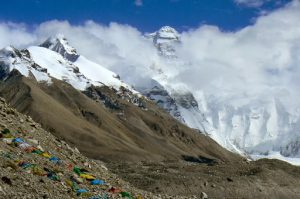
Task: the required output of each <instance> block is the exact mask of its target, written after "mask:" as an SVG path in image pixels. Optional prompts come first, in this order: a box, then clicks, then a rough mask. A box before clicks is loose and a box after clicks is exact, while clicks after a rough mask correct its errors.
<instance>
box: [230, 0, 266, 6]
mask: <svg viewBox="0 0 300 199" xmlns="http://www.w3.org/2000/svg"><path fill="white" fill-rule="evenodd" d="M234 1H235V2H236V3H237V4H240V5H243V6H247V7H260V6H262V5H263V4H264V3H266V2H268V1H270V0H234Z"/></svg>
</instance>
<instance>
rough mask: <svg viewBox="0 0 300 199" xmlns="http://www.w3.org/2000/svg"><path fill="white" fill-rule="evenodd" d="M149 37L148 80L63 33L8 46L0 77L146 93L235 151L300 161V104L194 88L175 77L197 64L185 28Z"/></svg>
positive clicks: (0, 57) (0, 58)
mask: <svg viewBox="0 0 300 199" xmlns="http://www.w3.org/2000/svg"><path fill="white" fill-rule="evenodd" d="M144 39H145V40H146V41H147V42H150V43H153V45H154V46H155V48H157V53H158V55H159V59H160V61H159V62H154V63H149V64H148V65H147V66H144V67H143V68H142V71H143V72H144V73H143V83H141V82H140V81H135V79H139V78H140V77H136V76H137V75H138V74H136V73H132V74H128V73H126V72H124V71H122V70H120V71H118V70H116V71H115V72H116V73H115V72H112V71H110V70H108V69H107V68H109V67H105V66H102V65H100V64H98V63H95V62H93V61H90V60H88V59H87V58H86V57H84V56H82V55H79V54H78V53H77V51H76V49H75V48H73V47H71V45H69V43H68V41H67V39H66V38H65V37H64V36H63V35H61V34H58V35H56V36H54V37H50V38H48V39H47V40H46V41H45V42H43V43H42V44H40V45H39V46H30V47H28V48H27V49H23V50H19V49H16V48H14V47H11V46H9V47H6V48H3V49H2V50H1V51H0V66H1V78H2V79H5V78H6V77H7V75H8V73H9V72H11V71H12V70H14V69H15V70H18V71H19V72H20V73H21V74H22V75H24V76H26V77H32V78H35V79H36V80H37V81H39V82H46V83H47V84H52V82H53V80H52V78H56V79H59V80H63V81H65V82H67V83H69V84H70V85H72V86H73V87H74V88H76V89H78V90H80V91H85V90H86V89H87V88H89V87H90V86H93V85H94V86H102V85H106V86H109V87H112V88H114V89H116V90H120V88H125V89H127V90H128V91H130V92H131V93H133V94H134V95H137V96H138V97H141V96H142V95H144V96H145V97H147V98H148V99H150V100H153V101H155V103H156V104H157V105H159V106H160V107H161V108H163V109H165V110H166V111H167V112H168V113H170V114H171V115H172V116H173V117H174V118H176V119H177V120H179V121H180V122H182V123H184V124H186V125H187V126H189V127H191V128H194V129H198V130H199V131H200V132H203V133H205V134H207V135H209V136H210V137H211V138H213V139H214V140H215V141H217V142H218V143H219V144H220V145H222V146H223V147H225V148H227V149H229V150H231V151H234V152H237V153H240V154H244V155H249V156H252V157H253V158H260V157H275V158H280V159H284V160H287V161H289V162H291V163H297V162H298V159H297V158H300V144H299V143H300V136H299V130H300V109H294V110H293V111H291V110H289V109H287V107H286V104H285V103H284V102H283V101H282V100H281V98H278V97H277V96H267V97H264V98H260V97H259V96H258V97H257V98H253V97H248V96H247V95H246V96H236V95H235V94H231V93H225V94H224V93H213V94H212V93H206V91H205V90H201V89H191V88H189V87H188V86H187V85H186V84H185V82H183V81H182V82H181V81H180V80H178V81H176V80H174V77H176V76H177V75H178V74H180V73H183V72H184V71H185V68H187V66H188V65H190V64H193V63H189V62H187V61H185V60H183V59H181V58H180V55H178V53H177V47H178V46H180V44H181V35H180V33H178V32H177V31H176V30H175V29H173V28H171V27H168V26H165V27H162V28H161V29H160V30H158V31H157V32H154V33H149V34H145V35H144ZM133 67H136V68H139V67H140V66H133ZM198 67H201V66H198ZM118 74H119V75H120V77H121V78H120V77H119V75H118ZM130 75H132V76H130ZM199 78H201V77H199Z"/></svg>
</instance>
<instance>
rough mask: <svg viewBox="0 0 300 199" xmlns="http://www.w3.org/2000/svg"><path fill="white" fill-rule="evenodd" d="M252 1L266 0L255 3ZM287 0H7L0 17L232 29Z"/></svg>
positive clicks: (35, 21)
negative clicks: (205, 25)
mask: <svg viewBox="0 0 300 199" xmlns="http://www.w3.org/2000/svg"><path fill="white" fill-rule="evenodd" d="M237 1H240V2H246V3H245V4H238V3H237ZM247 2H248V4H247ZM253 2H266V3H264V4H262V5H260V6H253V5H252V4H253ZM287 2H290V0H26V1H25V0H9V1H6V0H5V1H3V2H2V3H1V7H0V21H1V22H7V21H11V22H16V23H20V22H21V23H25V24H28V25H36V24H39V23H41V22H44V21H48V20H53V19H57V20H68V21H69V22H70V23H71V24H75V25H76V24H81V23H83V22H84V21H86V20H93V21H95V22H97V23H101V24H108V23H110V22H117V23H121V24H129V25H131V26H133V27H136V28H137V29H139V30H140V31H142V32H151V31H154V30H156V29H158V28H159V27H161V26H163V25H170V26H173V27H175V28H176V29H178V30H179V31H183V30H186V29H190V28H197V27H198V26H199V25H201V24H209V25H216V26H218V27H220V28H221V29H222V30H225V31H232V30H237V29H240V28H242V27H245V26H247V25H249V24H251V23H253V21H254V19H255V18H256V17H257V16H259V15H260V14H261V13H262V11H264V12H265V11H271V10H274V9H276V8H278V7H281V6H283V5H284V4H286V3H287ZM251 3H252V4H251Z"/></svg>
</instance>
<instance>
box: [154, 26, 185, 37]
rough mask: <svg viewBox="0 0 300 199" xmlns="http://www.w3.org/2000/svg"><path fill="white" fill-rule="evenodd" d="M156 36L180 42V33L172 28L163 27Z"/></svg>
mask: <svg viewBox="0 0 300 199" xmlns="http://www.w3.org/2000/svg"><path fill="white" fill-rule="evenodd" d="M156 34H157V35H158V36H159V37H160V38H165V39H174V40H179V33H178V32H177V30H175V29H174V28H172V27H170V26H163V27H161V28H160V29H159V30H158V31H157V32H156Z"/></svg>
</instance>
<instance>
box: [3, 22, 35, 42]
mask: <svg viewBox="0 0 300 199" xmlns="http://www.w3.org/2000/svg"><path fill="white" fill-rule="evenodd" d="M35 40H36V37H35V35H34V34H31V33H29V32H28V30H27V29H26V25H24V24H16V23H11V22H7V23H0V47H4V46H7V45H17V46H22V47H24V46H27V45H29V44H31V43H32V42H34V41H35Z"/></svg>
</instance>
